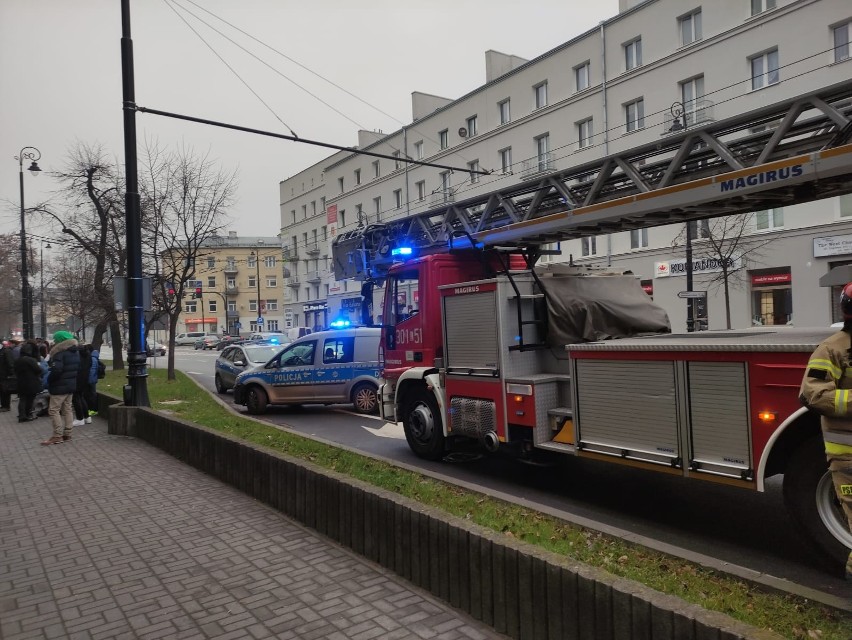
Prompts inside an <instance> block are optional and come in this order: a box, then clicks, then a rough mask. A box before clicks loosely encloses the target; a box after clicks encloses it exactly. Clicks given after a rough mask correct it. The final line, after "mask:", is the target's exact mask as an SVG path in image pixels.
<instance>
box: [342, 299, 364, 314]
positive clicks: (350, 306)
mask: <svg viewBox="0 0 852 640" xmlns="http://www.w3.org/2000/svg"><path fill="white" fill-rule="evenodd" d="M340 308H341V309H343V310H345V311H353V310H356V309H360V308H361V298H343V300H341V301H340Z"/></svg>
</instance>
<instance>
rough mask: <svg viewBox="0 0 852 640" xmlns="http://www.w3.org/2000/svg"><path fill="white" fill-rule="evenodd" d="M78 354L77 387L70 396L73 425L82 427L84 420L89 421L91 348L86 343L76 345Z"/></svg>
mask: <svg viewBox="0 0 852 640" xmlns="http://www.w3.org/2000/svg"><path fill="white" fill-rule="evenodd" d="M77 352H78V353H79V354H80V368H79V369H77V388H76V390H75V391H74V396H73V397H72V398H71V405H72V407H73V408H74V426H75V427H82V426H83V425H84V424H86V422H87V421H88V422H91V421H92V419H91V418H90V417H89V403H88V402H87V393H86V391H87V388H88V386H89V370H90V369H91V368H92V349H91V347H90V346H89V345H87V344H82V345H78V346H77Z"/></svg>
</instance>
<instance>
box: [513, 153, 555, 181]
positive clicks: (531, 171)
mask: <svg viewBox="0 0 852 640" xmlns="http://www.w3.org/2000/svg"><path fill="white" fill-rule="evenodd" d="M555 170H556V163H555V162H554V160H553V152H552V151H548V152H547V153H544V154H542V155H540V156H538V157H537V158H532V159H530V160H524V162H523V164H522V165H521V177H522V178H528V177H530V176H534V175H536V174H538V173H548V172H550V171H555Z"/></svg>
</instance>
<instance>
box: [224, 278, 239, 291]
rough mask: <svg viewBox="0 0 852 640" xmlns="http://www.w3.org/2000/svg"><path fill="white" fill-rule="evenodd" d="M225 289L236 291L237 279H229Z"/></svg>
mask: <svg viewBox="0 0 852 640" xmlns="http://www.w3.org/2000/svg"><path fill="white" fill-rule="evenodd" d="M225 287H226V288H227V289H236V288H237V279H236V278H230V277H229V278H228V279H227V280H226V281H225Z"/></svg>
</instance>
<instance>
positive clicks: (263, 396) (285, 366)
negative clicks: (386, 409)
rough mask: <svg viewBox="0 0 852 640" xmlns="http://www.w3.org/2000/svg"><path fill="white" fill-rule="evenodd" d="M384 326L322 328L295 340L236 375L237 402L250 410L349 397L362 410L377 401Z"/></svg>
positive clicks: (343, 400)
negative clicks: (260, 363)
mask: <svg viewBox="0 0 852 640" xmlns="http://www.w3.org/2000/svg"><path fill="white" fill-rule="evenodd" d="M380 338H381V329H378V328H374V327H356V328H351V329H334V330H329V331H319V332H316V333H312V334H310V335H306V336H304V337H301V338H299V339H298V340H294V341H293V342H291V343H290V344H289V345H287V346H286V347H285V348H284V349H283V351H281V353H279V354H278V355H276V356H275V357H274V358H272V359H271V360H270V361H269V362H267V363H266V365H265V366H263V367H259V368H257V369H255V370H254V371H249V372H246V373H241V374H240V375H239V376H237V379H236V385H235V386H234V403H235V404H239V405H245V406H246V408H247V409H248V412H249V413H251V414H255V415H257V414H261V413H264V412H265V411H266V408H267V406H268V405H270V404H272V405H293V404H333V403H349V402H351V403H352V404H353V405H354V406H355V410H356V411H358V412H359V413H373V412H375V411H376V409H377V407H378V401H377V399H376V391H377V390H378V388H379V383H378V379H379V373H380V369H379V362H378V352H379V341H380Z"/></svg>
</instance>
